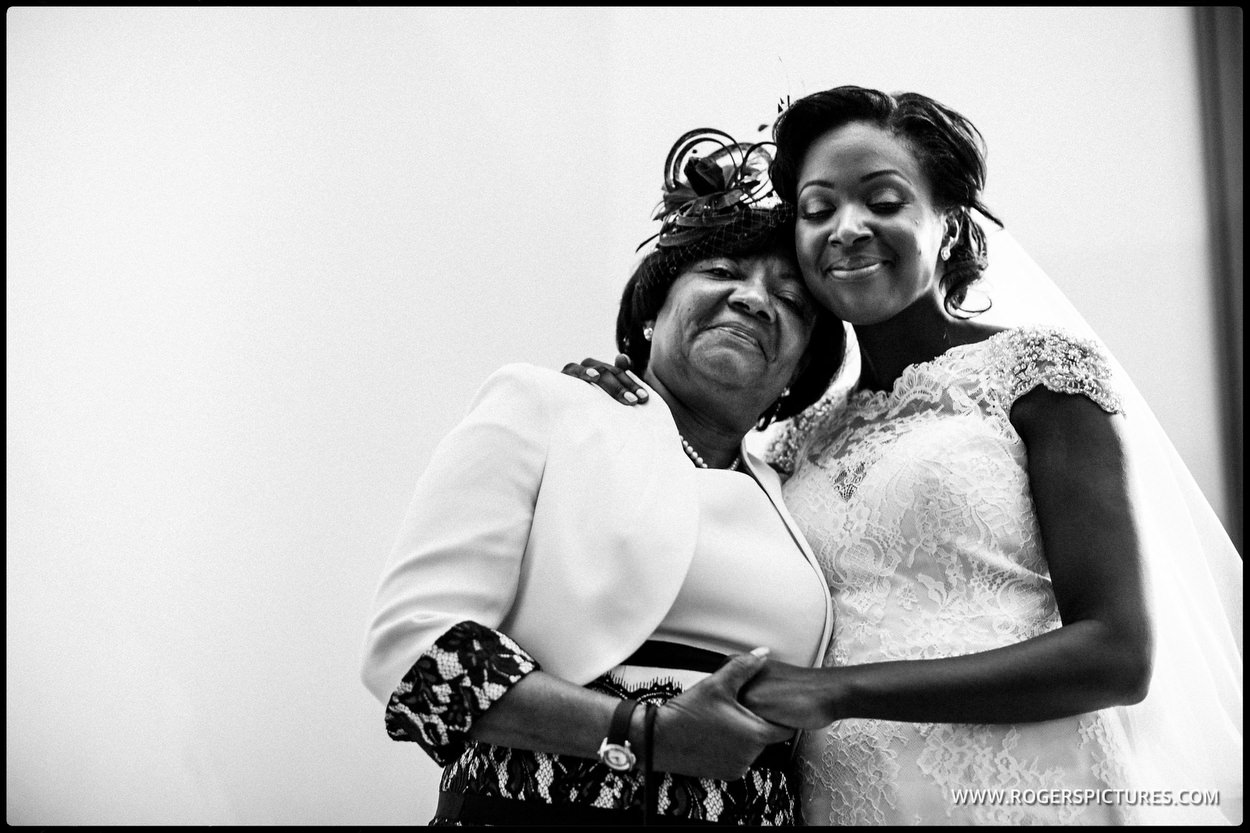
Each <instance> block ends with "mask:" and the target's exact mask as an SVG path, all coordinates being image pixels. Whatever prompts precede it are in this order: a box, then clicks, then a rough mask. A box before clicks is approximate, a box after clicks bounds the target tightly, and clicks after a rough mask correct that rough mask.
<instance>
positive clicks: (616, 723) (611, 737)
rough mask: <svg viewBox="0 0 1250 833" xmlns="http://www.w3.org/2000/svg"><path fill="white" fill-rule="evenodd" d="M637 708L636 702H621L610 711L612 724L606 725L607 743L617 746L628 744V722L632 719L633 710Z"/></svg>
mask: <svg viewBox="0 0 1250 833" xmlns="http://www.w3.org/2000/svg"><path fill="white" fill-rule="evenodd" d="M636 708H638V701H637V700H622V701H621V702H619V703H617V704H616V708H615V709H614V710H613V711H612V722H611V723H609V724H608V743H615V744H616V745H617V746H626V745H628V744H629V722H630V721H631V720H633V719H634V709H636Z"/></svg>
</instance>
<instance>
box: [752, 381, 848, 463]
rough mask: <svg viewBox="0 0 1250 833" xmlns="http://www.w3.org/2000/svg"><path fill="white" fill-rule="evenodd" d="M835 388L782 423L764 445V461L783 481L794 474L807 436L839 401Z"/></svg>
mask: <svg viewBox="0 0 1250 833" xmlns="http://www.w3.org/2000/svg"><path fill="white" fill-rule="evenodd" d="M842 398H843V397H842V396H840V395H839V392H838V390H837V388H836V386H830V388H829V390H827V391H825V393H824V395H823V396H821V398H820V399H818V400H817V401H816V402H815V403H813V404H812V405H810V406H808V408H807V409H806V410H804V411H803V412H802V413H799V414H795V415H794V416H793V417H791V418H790V419H789V420H787V421H786V423H785V425H784V427H782V428H781V430H780V431H778V432H777V436H776V437H775V438H774V439H773V440H772V442H770V443H769V444H768V448H767V450H766V451H765V452H764V459H765V460H767V461H768V464H769V465H770V466H772V467H773V468H774V469H776V470H777V472H778V473H779V474H780V475H781V479H782V480H783V481H784V480H786V479H788V478H789V477H790V475H792V474H794V467H795V464H796V463H797V462H798V459H799V453H800V451H801V449H802V448H803V446H804V445H806V443H807V440H808V437H809V436H810V435H811V433H812V429H814V428H815V427H816V426H817V425H819V424H820V423H821V422H822V421H823V420H824V418H825V417H826V416H828V415H829V412H830V411H831V410H833V408H834V406H835V405H836V404H837V403H838V402H840V401H841V400H842Z"/></svg>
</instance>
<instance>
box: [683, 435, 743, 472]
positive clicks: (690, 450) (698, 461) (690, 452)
mask: <svg viewBox="0 0 1250 833" xmlns="http://www.w3.org/2000/svg"><path fill="white" fill-rule="evenodd" d="M677 439H679V440H681V447H682V450H684V451H685V452H686V456H687V457H689V458H690V459H691V460H693V461H694V464H695V465H696V466H698V467H699V468H701V469H705V468H707V467H708V465H707V463H705V462H703V458H702V457H701V456H699V452H697V451H695V450H694V447H693V446H691V445H690V443H688V442H686V438H685V437H683V436H682V435H681V434H678V435H677ZM741 464H742V455H741V454H739V455H738V456H737V457H734V461H733V462H732V463H730V464H729V469H728V471H737V470H738V467H739V466H740V465H741Z"/></svg>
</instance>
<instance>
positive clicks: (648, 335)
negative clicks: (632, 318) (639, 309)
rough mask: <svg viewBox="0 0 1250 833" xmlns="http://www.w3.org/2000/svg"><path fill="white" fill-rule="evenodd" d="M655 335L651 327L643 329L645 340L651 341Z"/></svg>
mask: <svg viewBox="0 0 1250 833" xmlns="http://www.w3.org/2000/svg"><path fill="white" fill-rule="evenodd" d="M653 335H655V330H653V329H651V328H650V327H643V328H642V337H643V338H645V339H646V340H647V341H650V340H651V336H653Z"/></svg>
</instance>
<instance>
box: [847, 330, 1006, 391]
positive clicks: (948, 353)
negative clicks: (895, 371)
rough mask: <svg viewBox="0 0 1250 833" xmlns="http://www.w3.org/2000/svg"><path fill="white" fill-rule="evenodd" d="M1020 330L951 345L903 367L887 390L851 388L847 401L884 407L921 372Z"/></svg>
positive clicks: (999, 332) (1001, 332) (1000, 332)
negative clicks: (929, 357)
mask: <svg viewBox="0 0 1250 833" xmlns="http://www.w3.org/2000/svg"><path fill="white" fill-rule="evenodd" d="M1020 329H1021V328H1020V327H1008V328H1007V329H1004V330H999V331H998V332H996V333H992V334H991V335H989V336H987V337H986V338H983V339H981V340H980V341H969V342H966V343H964V344H955V345H952V346H951V347H949V348H948V349H947V350H945V351H944V352H942V353H938V354H937V355H936V356H934V357H933V358H931V359H926V360H925V361H922V362H915V363H914V364H909V365H907V366H906V367H904V368H903V372H902V373H900V374H899V375H898V378H897V379H895V380H894V384H893V385H892V386H891V387H890V389H889V390H868V389H867V388H858V387H853V388H851V390H850V392H849V393H848V394H847V401H852V400H853V401H855V402H856V403H857V404H860V405H866V406H873V407H879V406H882V405H886V404H888V403H890V402H891V401H893V400H895V399H897V398H898V397H899V396H900V395H902V393H903V392H904V391H905V390H907V388H908V387H910V385H911V383H912V381H913V380H914V379H915V378H916V376H917V375H918V374H920V373H921V371H922V370H925V369H928V368H936V367H941V366H942V365H944V364H947V363H948V362H951V361H954V360H955V359H957V358H959V357H961V356H963V355H964V354H965V353H968V352H970V351H971V350H972V349H973V348H981V347H984V346H986V345H988V344H989V343H990V342H992V341H994V340H996V339H998V338H1000V337H1003V336H1007V335H1008V334H1010V333H1014V332H1017V331H1019V330H1020Z"/></svg>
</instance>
